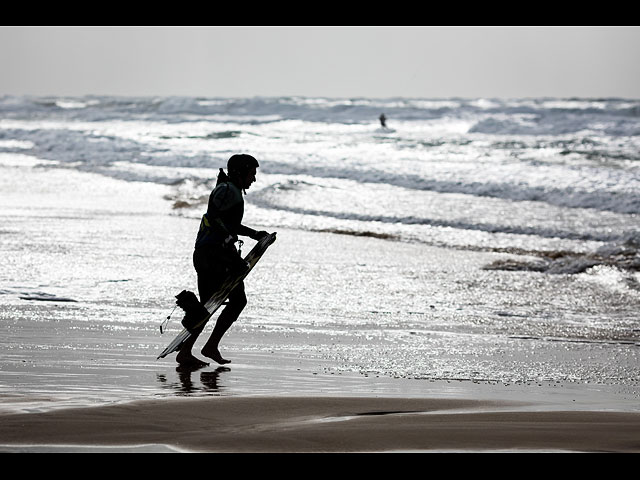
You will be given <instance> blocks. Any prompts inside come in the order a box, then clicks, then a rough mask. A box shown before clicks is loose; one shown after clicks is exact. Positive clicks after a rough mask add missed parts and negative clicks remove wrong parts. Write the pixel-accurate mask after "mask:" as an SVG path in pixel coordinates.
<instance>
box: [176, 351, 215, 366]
mask: <svg viewBox="0 0 640 480" xmlns="http://www.w3.org/2000/svg"><path fill="white" fill-rule="evenodd" d="M176 361H177V362H178V363H179V364H180V366H181V367H185V368H201V367H206V366H207V365H209V364H208V363H207V362H203V361H202V360H200V359H199V358H196V357H194V356H193V355H192V354H191V352H189V353H183V352H179V353H178V355H177V356H176Z"/></svg>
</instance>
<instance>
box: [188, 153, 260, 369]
mask: <svg viewBox="0 0 640 480" xmlns="http://www.w3.org/2000/svg"><path fill="white" fill-rule="evenodd" d="M258 167H259V165H258V161H257V160H256V159H255V158H253V157H252V156H251V155H244V154H241V155H233V156H232V157H231V158H230V159H229V161H228V162H227V172H228V175H227V174H225V173H224V171H223V170H222V169H220V174H219V175H218V182H217V184H216V187H215V188H214V189H213V191H212V192H211V195H210V196H209V205H208V208H207V213H206V214H204V215H203V217H202V220H201V221H200V229H199V231H198V236H197V238H196V244H195V249H194V252H193V265H194V267H195V269H196V272H197V274H198V293H199V294H200V303H201V304H202V305H204V304H205V303H206V302H207V301H208V300H209V298H211V296H212V295H213V294H214V293H215V292H216V291H217V290H218V289H219V288H220V287H221V285H222V283H223V282H224V280H225V279H226V277H227V276H228V274H229V272H232V271H234V270H242V269H243V268H247V265H246V263H245V261H244V260H243V259H242V257H241V256H240V254H239V253H238V251H237V250H236V248H235V242H237V241H238V235H242V236H246V237H250V238H252V239H254V240H260V239H261V238H262V237H264V236H265V235H268V233H267V232H264V231H260V232H258V231H256V230H253V229H252V228H249V227H246V226H244V225H242V217H243V214H244V199H243V197H242V194H243V192H244V191H245V190H246V189H248V188H249V187H250V186H251V184H252V183H253V182H255V181H256V169H257V168H258ZM246 304H247V297H246V295H245V293H244V282H241V283H240V284H239V285H238V286H237V287H236V288H235V289H234V290H233V291H232V292H231V294H230V295H229V298H228V303H227V305H226V306H225V308H224V310H222V313H220V316H219V317H218V320H217V321H216V326H215V327H214V329H213V332H212V333H211V337H209V340H207V343H206V344H205V345H204V347H202V350H201V353H202V355H204V356H205V357H209V358H211V359H213V360H215V361H216V362H218V363H220V364H224V363H229V360H225V359H224V358H222V355H220V351H219V343H220V340H221V339H222V336H223V335H224V334H225V333H226V332H227V330H229V327H231V324H232V323H233V322H235V321H236V320H237V319H238V317H239V316H240V313H241V312H242V310H243V309H244V307H245V306H246ZM203 328H204V327H201V328H200V329H198V330H195V331H193V332H192V335H191V336H190V337H189V338H188V339H187V340H186V341H185V342H184V343H183V344H182V346H181V347H180V351H179V352H178V355H177V356H176V360H177V362H178V363H179V364H180V365H181V366H189V367H199V366H203V365H206V363H205V362H202V361H201V360H199V359H197V358H196V357H195V356H194V355H193V354H192V353H191V349H192V348H193V344H194V343H195V341H196V339H197V338H198V336H199V335H200V333H202V330H203Z"/></svg>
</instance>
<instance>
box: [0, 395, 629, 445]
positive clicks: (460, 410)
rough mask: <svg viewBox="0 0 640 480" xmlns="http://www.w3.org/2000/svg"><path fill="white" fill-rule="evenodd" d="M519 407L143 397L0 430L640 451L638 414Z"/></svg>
mask: <svg viewBox="0 0 640 480" xmlns="http://www.w3.org/2000/svg"><path fill="white" fill-rule="evenodd" d="M514 407H515V406H514V405H509V404H508V403H506V402H495V403H490V402H483V401H473V400H436V399H402V398H394V399H392V398H344V397H332V398H311V397H299V398H295V397H282V398H274V397H270V398H269V397H234V398H208V399H188V400H170V401H167V400H162V401H145V402H133V403H129V404H123V405H115V406H108V407H93V408H81V409H77V408H73V409H65V410H62V411H56V412H48V413H37V414H17V415H9V416H3V418H2V422H1V424H0V438H2V439H3V442H4V443H12V444H16V445H25V444H26V445H30V444H35V445H38V444H44V445H60V446H65V445H66V446H73V445H75V446H82V445H85V446H94V447H99V446H121V447H125V446H131V445H164V446H167V447H168V448H169V449H174V450H175V451H179V452H239V453H241V452H421V451H425V452H428V451H440V452H447V451H450V452H462V451H476V452H482V451H486V452H492V451H493V452H498V451H504V452H508V451H513V452H519V451H520V452H525V451H528V452H535V451H539V452H638V451H640V439H639V438H638V432H639V431H640V415H638V414H633V413H623V412H596V411H586V412H585V411H582V412H580V411H547V412H542V411H527V410H526V409H524V410H520V409H518V408H514ZM4 450H5V451H6V450H7V449H6V448H5V449H4ZM26 450H28V449H26ZM76 450H78V451H80V450H81V447H77V449H76ZM121 451H125V449H124V448H121Z"/></svg>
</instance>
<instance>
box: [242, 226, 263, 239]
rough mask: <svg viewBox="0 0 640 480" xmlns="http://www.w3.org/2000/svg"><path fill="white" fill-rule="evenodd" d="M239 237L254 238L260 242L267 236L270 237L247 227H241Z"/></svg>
mask: <svg viewBox="0 0 640 480" xmlns="http://www.w3.org/2000/svg"><path fill="white" fill-rule="evenodd" d="M237 233H238V235H242V236H243V237H249V238H253V239H254V240H260V239H261V238H262V237H264V236H265V235H268V233H267V232H265V231H260V232H259V231H257V230H254V229H253V228H250V227H247V226H246V225H239V226H238V230H237Z"/></svg>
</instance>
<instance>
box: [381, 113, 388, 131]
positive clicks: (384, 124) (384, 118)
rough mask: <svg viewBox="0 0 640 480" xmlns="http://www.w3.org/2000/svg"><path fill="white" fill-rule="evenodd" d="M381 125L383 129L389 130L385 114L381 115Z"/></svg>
mask: <svg viewBox="0 0 640 480" xmlns="http://www.w3.org/2000/svg"><path fill="white" fill-rule="evenodd" d="M380 125H382V128H387V117H385V116H384V113H382V114H380Z"/></svg>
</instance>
